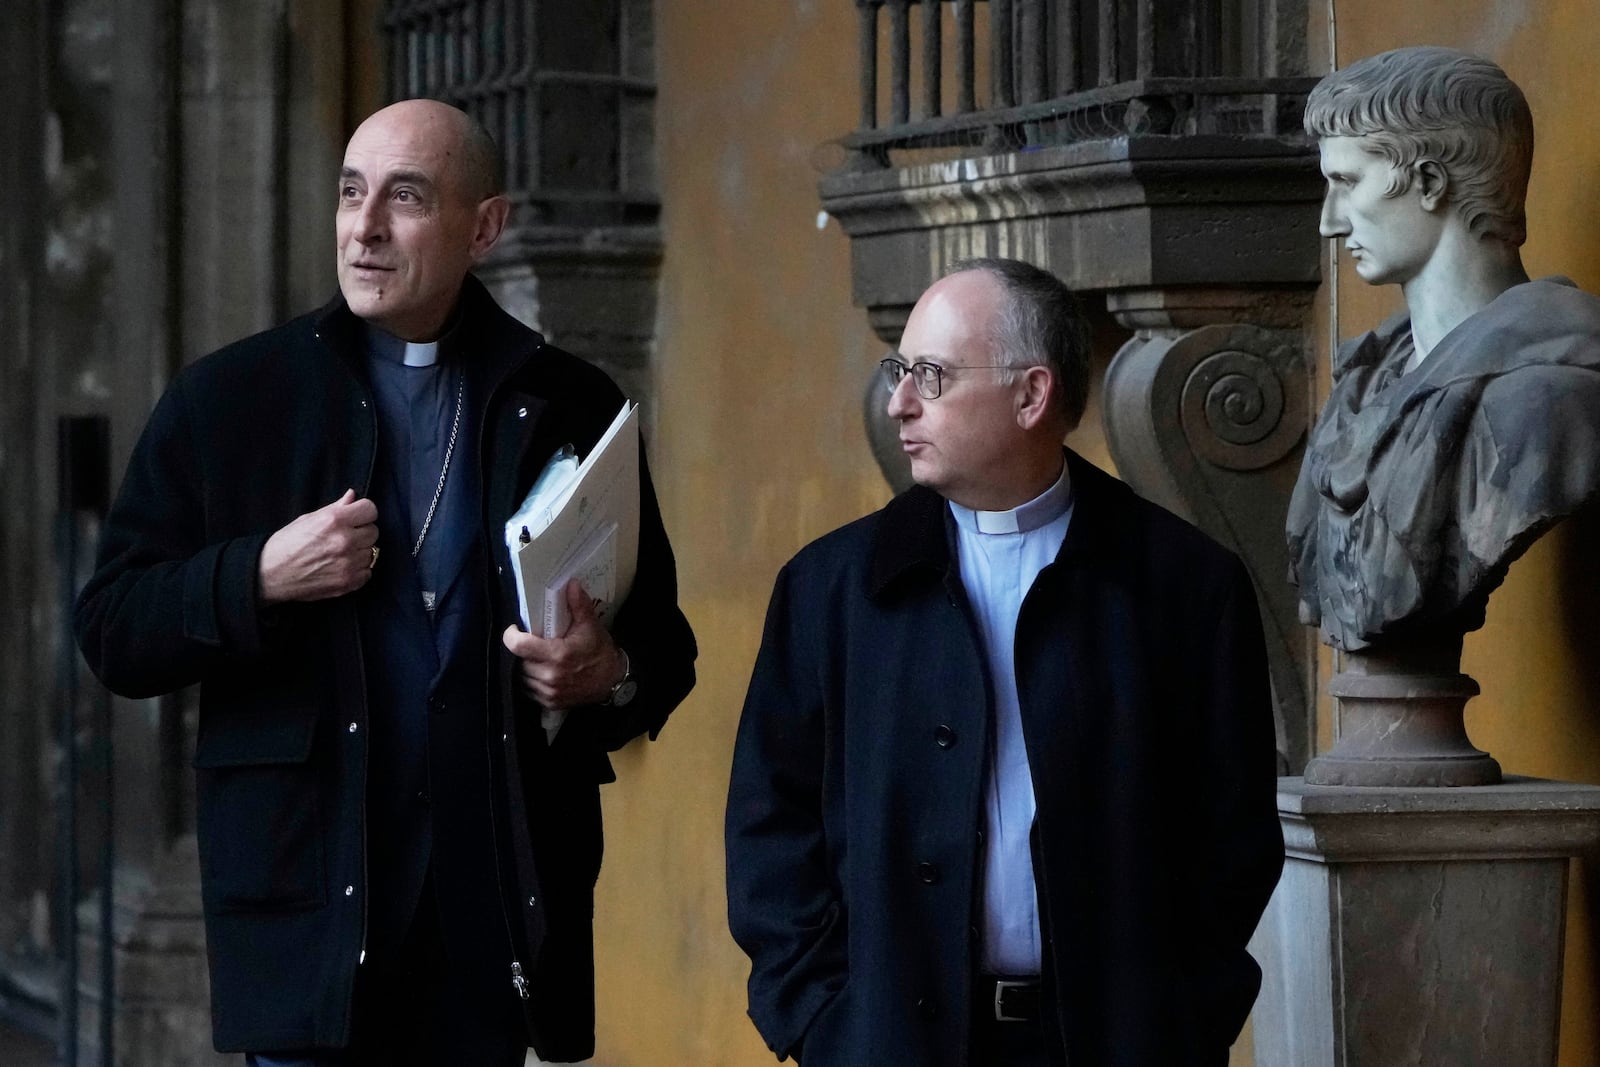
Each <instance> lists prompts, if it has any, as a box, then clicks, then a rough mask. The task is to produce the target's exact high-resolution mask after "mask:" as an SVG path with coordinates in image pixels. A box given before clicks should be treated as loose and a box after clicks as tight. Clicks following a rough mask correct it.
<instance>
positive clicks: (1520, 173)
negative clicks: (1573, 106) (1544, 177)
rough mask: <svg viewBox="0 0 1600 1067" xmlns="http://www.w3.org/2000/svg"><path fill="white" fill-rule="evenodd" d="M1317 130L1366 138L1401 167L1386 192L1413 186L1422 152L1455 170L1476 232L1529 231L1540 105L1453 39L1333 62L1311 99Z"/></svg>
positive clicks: (1457, 189) (1453, 186) (1310, 129)
mask: <svg viewBox="0 0 1600 1067" xmlns="http://www.w3.org/2000/svg"><path fill="white" fill-rule="evenodd" d="M1305 129H1306V132H1307V133H1309V134H1311V135H1312V136H1313V137H1360V138H1364V139H1365V140H1366V141H1368V142H1369V143H1370V144H1371V145H1372V147H1373V148H1375V149H1376V150H1377V151H1378V152H1379V153H1380V154H1381V155H1382V156H1383V157H1384V158H1385V159H1387V160H1388V161H1389V162H1390V163H1391V164H1392V165H1393V166H1394V168H1395V174H1394V178H1393V179H1392V180H1391V182H1390V184H1389V188H1388V189H1387V190H1386V192H1385V195H1387V196H1399V195H1401V194H1402V193H1404V192H1405V191H1406V190H1407V189H1409V188H1411V182H1412V179H1413V177H1414V176H1415V173H1416V172H1415V167H1414V164H1416V163H1417V162H1418V161H1419V160H1423V159H1432V160H1436V161H1437V162H1438V163H1439V164H1440V165H1441V166H1443V167H1444V169H1445V172H1446V173H1447V174H1448V175H1449V178H1450V185H1449V197H1450V201H1451V203H1452V204H1453V205H1454V206H1455V209H1456V210H1457V211H1459V212H1460V213H1461V216H1462V219H1463V220H1464V221H1465V222H1466V224H1467V230H1468V232H1470V233H1471V234H1473V236H1475V237H1482V236H1485V235H1487V236H1491V237H1496V238H1498V239H1500V240H1502V241H1506V242H1508V243H1510V244H1513V245H1520V244H1522V243H1523V242H1524V241H1526V240H1527V238H1528V223H1527V216H1526V214H1525V212H1524V202H1525V200H1526V198H1527V195H1528V175H1529V173H1530V171H1532V169H1533V113H1532V112H1531V111H1529V110H1528V101H1527V99H1526V98H1525V97H1524V96H1523V95H1522V90H1521V89H1519V88H1517V85H1516V83H1515V82H1513V81H1512V80H1511V79H1510V78H1508V77H1506V72H1505V71H1503V70H1501V69H1500V68H1499V67H1498V66H1496V65H1495V64H1494V63H1492V62H1490V61H1489V60H1487V59H1484V58H1483V57H1481V56H1475V55H1472V54H1471V53H1469V52H1459V51H1457V50H1455V49H1453V48H1435V47H1417V48H1396V49H1394V50H1393V51H1390V52H1382V53H1380V54H1378V55H1375V56H1368V57H1367V58H1366V59H1363V60H1360V61H1358V62H1356V63H1352V64H1350V65H1349V66H1348V67H1345V68H1343V69H1342V70H1337V71H1334V72H1333V73H1332V74H1329V75H1328V76H1327V77H1325V78H1323V79H1322V80H1321V81H1320V82H1318V83H1317V86H1316V88H1315V89H1313V90H1312V91H1311V96H1310V98H1309V99H1307V101H1306V116H1305Z"/></svg>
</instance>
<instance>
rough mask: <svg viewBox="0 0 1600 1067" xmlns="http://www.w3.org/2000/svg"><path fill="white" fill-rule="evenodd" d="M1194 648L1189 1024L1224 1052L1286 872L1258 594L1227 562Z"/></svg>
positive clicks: (1256, 975)
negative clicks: (1208, 622)
mask: <svg viewBox="0 0 1600 1067" xmlns="http://www.w3.org/2000/svg"><path fill="white" fill-rule="evenodd" d="M1216 603H1218V604H1219V607H1218V610H1217V614H1216V616H1215V621H1214V627H1213V628H1212V629H1209V630H1202V631H1201V632H1204V633H1206V635H1207V636H1206V638H1205V642H1204V644H1203V645H1202V646H1201V649H1200V653H1201V655H1202V656H1204V657H1205V661H1206V662H1208V663H1209V664H1210V665H1211V671H1210V677H1209V678H1206V679H1205V682H1204V689H1203V695H1202V696H1201V697H1200V698H1199V701H1198V706H1199V708H1200V709H1201V712H1202V714H1201V715H1200V716H1199V717H1198V718H1197V720H1196V721H1195V722H1194V723H1193V727H1194V729H1193V732H1192V735H1191V737H1190V741H1191V743H1192V744H1193V746H1194V750H1193V752H1192V757H1191V758H1192V760H1193V765H1194V766H1196V767H1203V768H1205V773H1204V775H1203V776H1201V777H1197V779H1196V780H1195V782H1194V784H1193V786H1192V787H1191V788H1193V789H1194V793H1193V794H1192V795H1193V798H1194V800H1195V801H1196V803H1195V804H1194V805H1193V807H1192V809H1191V810H1192V812H1193V814H1194V816H1195V817H1196V820H1197V825H1196V827H1195V829H1197V830H1198V831H1199V833H1198V834H1197V835H1195V836H1194V837H1193V839H1192V841H1191V848H1192V854H1193V856H1194V863H1193V865H1192V868H1191V869H1193V870H1194V871H1196V872H1204V874H1205V875H1206V877H1203V878H1197V879H1196V880H1195V882H1194V884H1193V893H1194V897H1193V899H1192V901H1191V904H1192V908H1190V907H1189V906H1188V905H1186V908H1187V909H1188V910H1190V912H1191V914H1193V915H1195V916H1197V917H1203V918H1199V919H1197V921H1196V922H1194V923H1192V924H1190V925H1189V931H1190V933H1191V936H1192V940H1191V942H1190V943H1189V945H1188V946H1187V949H1188V951H1187V962H1186V966H1185V972H1186V973H1185V982H1184V985H1185V986H1186V992H1185V993H1184V994H1183V995H1184V997H1185V999H1187V1000H1188V1001H1189V1004H1190V1023H1191V1025H1193V1026H1194V1027H1195V1028H1196V1030H1197V1031H1198V1034H1199V1036H1200V1037H1201V1040H1202V1044H1203V1045H1205V1046H1207V1047H1213V1048H1220V1049H1226V1048H1227V1047H1228V1046H1229V1045H1231V1044H1232V1043H1233V1042H1234V1040H1235V1039H1236V1038H1237V1037H1238V1035H1239V1031H1240V1030H1241V1028H1242V1027H1243V1026H1244V1022H1245V1019H1246V1017H1247V1016H1248V1015H1249V1013H1250V1007H1251V1005H1252V1004H1253V1003H1254V1002H1255V998H1256V994H1257V992H1258V991H1259V989H1260V985H1261V969H1260V967H1259V966H1257V964H1256V962H1255V960H1254V959H1252V958H1251V956H1250V953H1249V952H1248V951H1247V949H1246V945H1247V944H1248V943H1249V941H1250V937H1251V935H1252V934H1253V933H1254V932H1255V928H1256V923H1257V922H1258V921H1259V920H1260V918H1261V914H1262V912H1263V911H1264V910H1265V909H1266V906H1267V902H1268V900H1270V899H1271V897H1272V891H1273V888H1274V887H1275V886H1276V885H1277V883H1278V875H1279V873H1280V872H1281V871H1282V869H1283V832H1282V829H1281V828H1280V826H1279V823H1278V805H1277V782H1278V778H1277V773H1278V772H1277V741H1276V731H1275V728H1274V725H1273V715H1272V694H1271V688H1270V684H1269V681H1268V677H1269V676H1268V667H1267V655H1266V645H1265V642H1264V640H1263V637H1262V631H1261V616H1260V612H1259V609H1258V608H1257V606H1256V597H1255V591H1254V588H1253V587H1252V585H1251V583H1250V578H1249V575H1248V573H1247V572H1246V571H1245V569H1244V566H1243V565H1242V564H1240V563H1239V562H1238V561H1237V560H1233V561H1232V563H1231V567H1230V568H1229V571H1228V577H1227V583H1226V587H1225V590H1224V592H1223V595H1222V596H1221V597H1220V598H1219V600H1218V601H1216Z"/></svg>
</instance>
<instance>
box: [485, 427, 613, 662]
mask: <svg viewBox="0 0 1600 1067" xmlns="http://www.w3.org/2000/svg"><path fill="white" fill-rule="evenodd" d="M505 536H506V548H507V549H508V550H509V551H510V553H511V567H512V570H513V571H514V573H515V574H516V587H517V600H518V606H519V607H520V608H521V611H522V625H523V627H524V628H525V629H527V631H528V632H529V633H536V634H540V635H541V636H544V637H559V636H561V635H562V633H564V632H565V630H566V627H567V624H568V622H569V620H568V619H567V616H566V604H565V600H564V598H563V596H562V590H563V589H564V588H565V587H566V584H567V581H568V580H569V579H571V578H577V579H578V580H579V581H581V582H582V583H583V588H584V590H585V591H586V592H587V593H588V594H589V596H590V598H591V599H592V600H593V601H594V602H595V613H596V615H597V616H599V618H600V621H601V622H602V623H607V624H609V623H610V621H611V617H612V615H613V614H615V612H616V608H617V605H619V604H620V603H622V601H623V600H624V599H626V598H627V595H628V591H629V589H631V588H632V587H633V575H634V571H635V569H636V568H637V566H638V555H639V408H638V405H636V404H634V403H632V402H631V401H624V402H623V405H622V410H621V411H619V412H618V413H617V417H616V418H615V419H614V420H612V423H611V426H610V428H608V429H607V430H606V432H605V433H604V434H603V435H602V436H601V438H600V440H599V441H598V442H597V443H596V444H595V446H594V448H593V449H592V450H591V451H590V452H589V454H588V456H586V457H584V460H583V462H582V463H579V462H578V459H577V456H576V455H575V454H574V452H573V450H572V449H571V447H567V448H564V449H562V450H561V451H560V452H558V453H557V454H556V456H555V457H554V458H553V459H551V461H550V462H549V464H547V465H546V467H545V469H544V471H542V472H541V473H540V475H539V477H538V478H537V479H535V480H534V483H533V488H532V489H531V490H529V492H528V496H527V499H526V500H524V501H523V502H522V506H521V507H519V508H518V509H517V510H516V513H515V514H513V515H512V516H511V518H510V519H508V520H506V527H505ZM536 620H537V623H536ZM535 623H536V625H535ZM536 627H537V628H536Z"/></svg>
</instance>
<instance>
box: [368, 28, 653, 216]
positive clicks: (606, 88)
mask: <svg viewBox="0 0 1600 1067" xmlns="http://www.w3.org/2000/svg"><path fill="white" fill-rule="evenodd" d="M634 7H635V5H632V4H629V5H627V6H626V7H625V6H624V5H623V4H621V3H619V0H583V3H581V4H570V3H569V2H568V0H390V3H389V5H388V11H387V14H386V17H385V19H384V28H385V31H386V33H387V36H388V42H389V49H390V61H389V91H390V97H391V99H396V100H399V99H406V98H409V97H417V96H427V97H432V98H434V99H438V100H445V101H448V102H449V103H452V104H455V105H456V106H457V107H460V108H461V109H462V110H463V111H466V112H467V113H468V114H470V115H472V116H474V117H475V118H477V119H478V120H479V121H481V122H482V123H483V124H484V126H485V127H486V128H487V129H488V130H489V132H490V133H491V134H493V136H494V138H495V140H496V141H497V142H498V143H499V145H500V148H501V151H502V153H503V156H504V164H505V179H506V190H507V194H508V195H509V196H510V198H511V200H512V202H513V203H514V204H516V205H517V206H518V220H519V221H520V222H522V223H533V224H538V223H557V224H561V223H578V224H584V225H594V224H612V223H632V222H651V221H653V220H654V218H655V216H656V214H657V212H658V209H659V199H658V196H657V193H656V190H655V187H654V176H653V173H652V172H651V155H652V152H653V145H652V143H651V134H650V130H651V123H650V109H651V107H652V106H653V104H654V101H655V96H656V86H655V82H654V81H653V80H652V79H650V78H647V77H641V76H638V74H636V73H631V72H630V70H629V68H630V66H636V65H637V64H630V63H629V62H628V59H627V53H628V47H629V42H628V40H627V35H628V32H629V29H630V27H629V25H628V20H629V17H630V12H631V10H632V9H633V8H634Z"/></svg>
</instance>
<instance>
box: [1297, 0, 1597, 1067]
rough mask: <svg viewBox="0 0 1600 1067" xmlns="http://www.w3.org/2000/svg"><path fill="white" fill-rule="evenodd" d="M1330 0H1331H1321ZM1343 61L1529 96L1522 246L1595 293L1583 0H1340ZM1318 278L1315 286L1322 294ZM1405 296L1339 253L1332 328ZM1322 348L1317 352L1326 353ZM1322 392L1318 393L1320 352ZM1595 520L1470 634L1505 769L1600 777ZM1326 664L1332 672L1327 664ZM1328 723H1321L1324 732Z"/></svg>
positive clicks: (1575, 896)
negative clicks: (1445, 53)
mask: <svg viewBox="0 0 1600 1067" xmlns="http://www.w3.org/2000/svg"><path fill="white" fill-rule="evenodd" d="M1317 6H1318V7H1322V8H1324V9H1325V8H1326V6H1327V5H1323V4H1318V5H1317ZM1332 9H1333V11H1334V15H1335V20H1334V21H1335V26H1336V30H1337V50H1338V58H1339V62H1340V63H1341V64H1347V63H1350V62H1352V61H1354V60H1356V59H1359V58H1361V57H1362V56H1366V55H1371V54H1372V53H1375V52H1381V51H1384V50H1386V49H1389V48H1396V47H1400V46H1402V45H1414V44H1440V45H1448V46H1451V47H1455V48H1462V49H1466V50H1469V51H1473V52H1477V53H1479V54H1481V55H1485V56H1488V57H1489V58H1491V59H1493V60H1495V61H1496V62H1497V63H1499V64H1500V65H1501V66H1502V67H1504V68H1505V70H1506V72H1507V73H1508V74H1510V76H1511V77H1512V79H1513V80H1515V81H1516V82H1517V83H1518V84H1519V85H1520V86H1521V87H1522V89H1523V92H1524V93H1526V95H1527V97H1528V103H1529V105H1530V106H1531V107H1532V109H1533V116H1534V124H1535V129H1536V138H1537V142H1536V143H1537V147H1536V153H1535V159H1534V169H1533V180H1532V184H1531V187H1530V189H1529V193H1528V243H1527V245H1526V246H1525V247H1524V249H1523V259H1524V262H1525V264H1526V265H1527V268H1528V273H1529V274H1530V275H1531V276H1533V277H1540V276H1543V275H1549V274H1565V275H1567V276H1568V277H1570V278H1572V279H1573V280H1574V281H1575V282H1577V283H1578V285H1580V286H1581V287H1583V288H1584V289H1587V290H1589V291H1591V292H1600V212H1597V211H1596V209H1595V206H1594V190H1595V189H1596V187H1597V186H1600V138H1597V137H1596V136H1595V131H1596V129H1600V96H1597V94H1596V93H1595V91H1594V57H1595V55H1596V54H1597V53H1600V19H1596V17H1595V9H1594V5H1593V4H1592V3H1591V2H1589V0H1521V2H1517V0H1410V2H1408V3H1404V4H1396V3H1393V2H1392V0H1336V2H1335V3H1334V5H1333V6H1332ZM1328 288H1329V287H1328V286H1324V294H1323V297H1324V306H1327V305H1328V304H1329V301H1328V299H1327V295H1328ZM1398 306H1399V294H1398V291H1397V290H1395V289H1393V288H1392V287H1391V288H1389V289H1386V290H1383V291H1375V290H1373V289H1372V288H1371V287H1369V286H1367V285H1366V284H1365V283H1363V282H1362V281H1361V279H1360V278H1359V277H1358V276H1357V275H1356V274H1355V272H1354V271H1353V270H1351V269H1350V262H1349V259H1348V257H1347V256H1345V255H1344V254H1343V253H1341V255H1340V273H1339V281H1338V300H1337V329H1338V333H1339V335H1340V336H1343V337H1348V336H1351V335H1352V334H1355V333H1358V332H1360V331H1363V330H1367V329H1370V328H1371V327H1372V326H1374V325H1376V324H1377V323H1378V322H1379V321H1380V320H1381V319H1382V318H1383V317H1384V316H1385V315H1387V314H1389V313H1390V312H1391V311H1392V310H1394V309H1395V308H1397V307H1398ZM1324 356H1325V353H1324ZM1323 367H1324V373H1323V376H1322V382H1323V386H1322V389H1321V395H1326V363H1325V362H1324V364H1323ZM1597 534H1600V519H1597V518H1591V517H1587V516H1585V517H1581V518H1579V519H1577V520H1574V521H1571V522H1568V523H1566V524H1565V525H1563V526H1561V527H1558V528H1557V529H1556V530H1555V531H1554V532H1553V533H1551V534H1550V535H1549V536H1547V537H1546V538H1544V539H1543V540H1542V541H1540V542H1539V543H1538V544H1536V545H1535V546H1534V548H1533V549H1532V550H1531V551H1530V552H1529V553H1528V554H1527V555H1526V556H1525V557H1524V558H1523V559H1522V560H1521V561H1519V562H1518V563H1517V564H1516V565H1515V566H1514V567H1513V568H1512V569H1511V573H1510V576H1509V577H1508V578H1507V580H1506V583H1505V585H1504V586H1503V587H1502V588H1501V589H1500V590H1499V591H1497V592H1496V593H1495V594H1494V597H1493V598H1492V599H1491V601H1490V604H1489V615H1488V621H1487V623H1486V624H1485V626H1484V628H1483V629H1482V630H1481V631H1479V632H1477V633H1475V634H1471V635H1469V636H1468V638H1467V642H1466V649H1465V653H1464V656H1463V660H1464V662H1463V665H1462V669H1463V670H1465V671H1466V672H1467V673H1468V674H1470V675H1472V676H1473V677H1474V678H1476V679H1477V680H1478V682H1479V684H1480V685H1481V686H1482V688H1483V694H1482V696H1480V697H1478V698H1477V699H1475V700H1473V701H1472V702H1471V703H1470V704H1469V705H1468V706H1467V728H1468V730H1469V732H1470V734H1471V736H1472V738H1473V741H1474V742H1475V743H1476V744H1477V746H1478V747H1479V748H1482V749H1485V750H1487V751H1488V752H1490V753H1491V754H1493V755H1494V756H1495V757H1496V758H1498V759H1499V760H1500V762H1501V764H1502V766H1503V767H1504V768H1505V770H1506V771H1508V772H1511V773H1515V774H1528V775H1537V776H1541V777H1548V778H1564V779H1568V780H1571V781H1579V782H1590V783H1600V667H1597V665H1596V663H1597V661H1596V649H1597V648H1600V641H1597V638H1600V596H1597V594H1600V564H1597V563H1596V562H1595V554H1594V550H1593V546H1594V545H1595V543H1596V535H1597ZM1324 676H1326V675H1324ZM1324 736H1326V731H1324ZM1576 875H1577V877H1576V878H1575V880H1574V882H1573V884H1572V886H1571V890H1570V895H1569V909H1568V924H1567V943H1566V949H1567V963H1566V975H1565V981H1564V985H1565V990H1564V1001H1563V1005H1562V1029H1561V1058H1560V1062H1561V1064H1562V1067H1595V1065H1597V1064H1600V1026H1597V1022H1600V988H1597V982H1596V968H1597V958H1600V954H1597V949H1600V943H1597V941H1596V933H1597V931H1596V924H1595V916H1596V914H1597V909H1600V866H1597V865H1596V864H1595V863H1594V862H1592V861H1591V862H1590V863H1589V864H1587V865H1585V864H1579V865H1577V867H1576Z"/></svg>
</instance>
